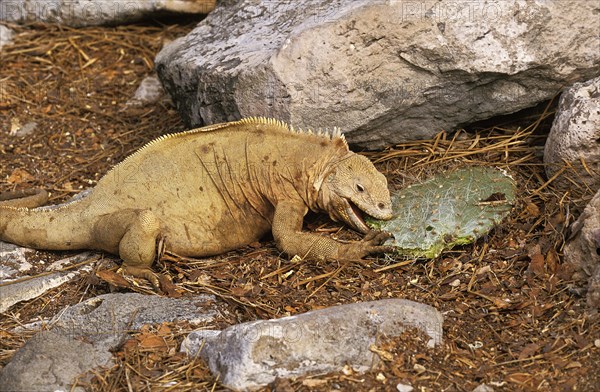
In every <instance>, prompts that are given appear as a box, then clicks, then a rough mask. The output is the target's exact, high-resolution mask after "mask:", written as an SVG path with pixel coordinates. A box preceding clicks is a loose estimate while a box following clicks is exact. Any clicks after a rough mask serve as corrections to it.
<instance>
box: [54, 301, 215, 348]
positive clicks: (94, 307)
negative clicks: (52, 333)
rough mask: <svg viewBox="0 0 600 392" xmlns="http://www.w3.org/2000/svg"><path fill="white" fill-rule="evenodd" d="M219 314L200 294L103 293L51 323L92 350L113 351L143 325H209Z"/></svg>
mask: <svg viewBox="0 0 600 392" xmlns="http://www.w3.org/2000/svg"><path fill="white" fill-rule="evenodd" d="M219 313H220V308H219V306H218V305H217V303H216V302H215V298H214V297H213V296H210V295H200V296H196V297H193V298H191V299H189V298H167V297H159V296H156V295H142V294H136V293H127V294H105V295H100V296H98V297H94V298H90V299H88V300H87V301H84V302H81V303H79V304H77V305H74V306H70V307H68V308H67V309H66V310H65V311H64V312H62V313H60V314H59V315H57V316H56V317H55V318H54V319H53V320H52V321H51V322H50V325H52V328H53V329H54V330H62V331H65V332H68V333H71V334H75V335H77V336H85V337H86V338H87V339H88V341H90V342H93V343H94V345H95V347H96V348H97V349H98V348H102V349H106V350H109V349H111V348H114V347H115V346H116V345H118V344H119V343H120V342H121V339H123V338H124V337H126V334H127V333H128V332H129V331H132V330H134V331H135V330H138V329H139V328H140V327H141V326H143V325H145V324H159V323H162V322H170V321H175V320H187V321H189V322H191V323H194V324H199V323H205V322H210V321H211V320H213V319H214V318H215V317H216V316H217V315H218V314H219Z"/></svg>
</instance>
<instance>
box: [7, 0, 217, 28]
mask: <svg viewBox="0 0 600 392" xmlns="http://www.w3.org/2000/svg"><path fill="white" fill-rule="evenodd" d="M214 7H215V0H127V1H122V0H112V1H110V0H52V1H50V0H10V1H4V0H3V1H0V20H5V21H9V22H17V23H31V22H50V23H61V24H66V25H71V26H95V25H104V24H119V23H127V22H134V21H137V20H140V19H144V18H149V17H159V16H162V15H165V14H207V13H209V12H210V11H212V10H213V9H214Z"/></svg>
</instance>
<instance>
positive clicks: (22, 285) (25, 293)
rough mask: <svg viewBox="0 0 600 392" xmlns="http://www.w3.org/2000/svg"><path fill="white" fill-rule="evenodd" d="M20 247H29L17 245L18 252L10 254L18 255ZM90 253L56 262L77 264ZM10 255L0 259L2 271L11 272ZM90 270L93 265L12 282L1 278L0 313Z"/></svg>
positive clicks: (0, 270) (0, 254)
mask: <svg viewBox="0 0 600 392" xmlns="http://www.w3.org/2000/svg"><path fill="white" fill-rule="evenodd" d="M0 244H3V243H0ZM20 249H21V250H23V249H25V250H26V249H27V248H20V247H16V248H15V252H16V253H15V252H12V253H11V254H9V255H8V256H9V257H12V256H14V255H15V254H17V255H18V254H19V253H18V250H20ZM4 253H5V252H3V251H1V250H0V257H2V254H4ZM90 255H91V254H90V253H89V252H85V253H81V254H79V255H76V256H72V257H69V258H66V259H63V260H59V261H58V262H56V263H58V264H59V265H62V266H65V265H72V264H77V263H79V262H82V261H84V260H86V259H88V258H90V257H91V256H90ZM9 257H7V258H6V259H4V258H1V259H0V272H2V271H5V272H10V265H11V259H10V258H9ZM25 263H26V264H22V265H23V266H27V265H29V267H31V264H29V263H28V262H27V261H26V260H25ZM89 271H91V266H90V265H87V266H82V267H79V268H77V269H72V270H68V271H61V272H55V273H51V274H49V275H40V276H33V277H31V279H28V280H23V281H18V282H14V283H12V282H10V281H9V280H3V279H0V282H1V283H2V286H0V313H2V312H5V311H7V310H8V309H9V308H10V307H11V306H13V305H14V304H16V303H19V302H21V301H27V300H30V299H33V298H37V297H39V296H40V295H42V294H44V293H45V292H46V291H48V290H51V289H53V288H55V287H58V286H60V285H62V284H63V283H66V282H68V281H70V280H72V279H74V278H75V277H77V276H79V275H80V274H81V273H82V272H89Z"/></svg>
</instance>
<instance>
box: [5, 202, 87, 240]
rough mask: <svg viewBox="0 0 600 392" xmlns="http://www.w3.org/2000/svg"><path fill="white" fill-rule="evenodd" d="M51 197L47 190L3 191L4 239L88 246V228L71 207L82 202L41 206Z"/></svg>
mask: <svg viewBox="0 0 600 392" xmlns="http://www.w3.org/2000/svg"><path fill="white" fill-rule="evenodd" d="M19 196H24V197H19ZM15 197H16V198H15ZM47 200H48V193H47V192H46V191H26V192H7V193H2V194H0V240H1V241H6V242H11V243H13V244H17V245H21V246H27V247H31V248H38V249H53V250H68V249H81V248H85V246H84V245H85V244H87V242H88V238H87V235H86V234H85V233H86V231H87V230H85V229H84V227H85V226H84V225H83V224H82V223H83V222H81V219H78V214H77V213H76V211H73V210H74V208H71V205H73V207H75V204H78V203H68V204H64V205H61V206H49V207H40V205H42V204H44V203H45V202H46V201H47ZM36 207H37V208H36ZM78 207H79V208H75V210H80V208H81V206H78Z"/></svg>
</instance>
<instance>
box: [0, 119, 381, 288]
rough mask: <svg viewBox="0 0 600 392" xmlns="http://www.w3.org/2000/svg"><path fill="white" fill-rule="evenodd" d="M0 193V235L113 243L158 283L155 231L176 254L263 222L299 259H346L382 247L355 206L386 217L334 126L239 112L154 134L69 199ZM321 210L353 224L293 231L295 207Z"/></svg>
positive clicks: (371, 173) (367, 175)
mask: <svg viewBox="0 0 600 392" xmlns="http://www.w3.org/2000/svg"><path fill="white" fill-rule="evenodd" d="M12 197H14V195H8V196H7V195H5V196H4V197H3V198H2V197H0V200H3V199H8V200H4V201H0V240H2V241H7V242H12V243H15V244H18V245H22V246H28V247H32V248H38V249H52V250H67V249H95V250H102V251H106V252H109V253H113V254H117V255H119V256H120V258H121V259H122V260H123V268H124V270H125V271H126V272H128V273H130V274H132V275H134V276H137V277H144V278H146V279H148V280H150V281H151V282H152V284H153V285H155V286H156V287H158V279H157V277H156V275H155V274H154V273H153V272H152V270H151V266H152V263H153V261H154V259H155V257H156V254H157V245H156V244H157V239H158V238H159V237H165V238H166V244H167V249H169V250H171V251H173V252H174V253H176V254H179V255H182V256H192V257H194V256H195V257H201V256H211V255H216V254H220V253H224V252H226V251H229V250H232V249H236V248H239V247H241V246H244V245H247V244H249V243H252V242H255V241H258V240H259V239H260V238H261V237H263V236H264V235H265V234H267V233H268V232H269V230H271V231H272V233H273V237H274V239H275V242H276V244H277V247H278V248H279V249H280V250H281V251H283V252H285V253H287V254H288V255H298V256H300V257H303V258H308V259H338V260H358V259H361V258H363V257H364V256H367V255H369V254H372V253H380V252H387V251H390V250H391V248H390V247H388V246H384V245H382V243H383V242H384V241H385V240H386V239H387V238H389V234H387V233H382V232H373V231H370V230H369V228H368V227H367V226H366V225H365V223H364V220H363V218H362V213H366V214H368V215H371V216H373V217H374V218H377V219H390V218H391V217H392V209H391V201H390V194H389V191H388V188H387V181H386V179H385V177H384V176H383V174H381V173H379V172H378V171H377V170H376V169H375V167H374V166H373V164H372V163H371V162H370V161H369V160H368V159H367V158H366V157H364V156H361V155H358V154H355V153H354V152H352V151H350V150H349V148H348V145H347V144H346V141H345V139H344V136H343V135H342V134H341V133H340V131H339V130H334V132H333V133H324V132H317V133H315V132H312V131H301V130H294V129H293V128H291V127H289V126H288V125H286V124H284V123H282V122H280V121H277V120H273V119H266V118H247V119H243V120H240V121H236V122H230V123H223V124H217V125H211V126H207V127H204V128H198V129H194V130H190V131H186V132H182V133H176V134H170V135H165V136H162V137H159V138H158V139H156V140H154V141H152V142H150V143H148V144H147V145H145V146H144V147H142V148H141V149H139V150H138V151H137V152H135V153H134V154H132V155H130V156H129V157H128V158H126V159H125V160H124V161H122V162H121V163H120V164H118V165H116V166H115V167H113V169H111V170H110V171H109V172H108V173H107V174H106V175H105V176H104V177H103V178H102V179H101V180H100V181H99V182H98V183H97V185H96V186H95V187H94V188H93V189H91V190H89V191H87V192H86V193H85V194H84V195H82V196H81V197H76V198H75V199H74V200H73V201H70V202H67V203H64V204H61V205H57V206H45V207H39V206H40V205H42V204H44V203H45V202H46V201H47V193H45V192H43V191H42V192H39V193H37V194H34V195H32V196H28V197H23V198H15V199H11V198H12ZM309 210H312V211H316V212H319V211H320V212H326V213H328V214H329V216H330V217H331V218H332V219H333V220H336V221H341V222H343V223H345V224H347V225H348V226H350V227H351V228H353V229H355V230H357V231H359V232H361V233H365V234H366V236H365V238H364V239H363V240H362V241H355V242H350V243H341V242H338V241H336V240H333V239H331V238H329V237H325V236H321V235H318V234H314V233H308V232H303V231H302V224H303V220H304V216H305V214H306V213H307V212H308V211H309Z"/></svg>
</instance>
